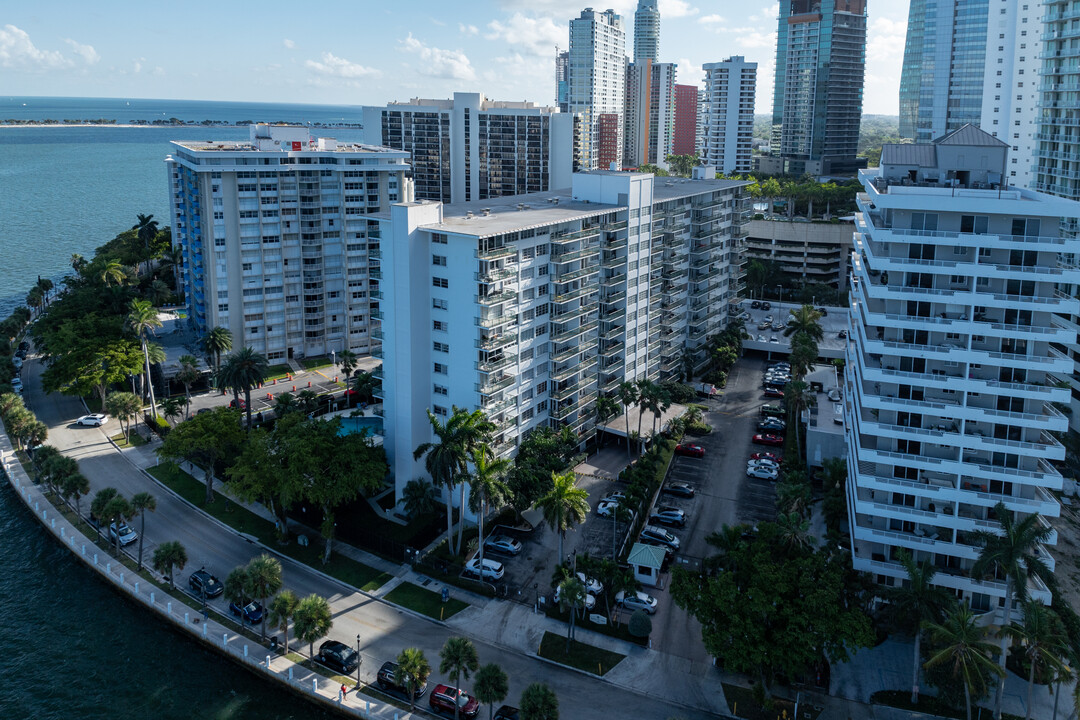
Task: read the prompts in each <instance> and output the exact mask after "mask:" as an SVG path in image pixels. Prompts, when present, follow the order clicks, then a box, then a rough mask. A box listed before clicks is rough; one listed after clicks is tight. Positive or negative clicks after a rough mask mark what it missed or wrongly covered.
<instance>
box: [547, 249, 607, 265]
mask: <svg viewBox="0 0 1080 720" xmlns="http://www.w3.org/2000/svg"><path fill="white" fill-rule="evenodd" d="M598 254H600V249H599V247H598V246H596V245H590V246H589V247H586V248H582V249H581V250H574V251H571V252H565V253H559V254H557V255H556V254H552V256H551V262H552V263H554V264H555V265H566V264H567V263H572V262H574V261H575V260H582V259H584V258H591V257H595V256H596V255H598Z"/></svg>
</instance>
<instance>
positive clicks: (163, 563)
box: [151, 540, 188, 590]
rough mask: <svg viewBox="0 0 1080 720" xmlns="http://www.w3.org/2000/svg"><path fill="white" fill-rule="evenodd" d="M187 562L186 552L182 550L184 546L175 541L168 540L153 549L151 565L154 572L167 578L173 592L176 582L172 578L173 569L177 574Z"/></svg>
mask: <svg viewBox="0 0 1080 720" xmlns="http://www.w3.org/2000/svg"><path fill="white" fill-rule="evenodd" d="M187 561H188V556H187V550H185V549H184V546H183V545H181V544H180V542H179V541H177V540H169V541H168V542H163V543H161V544H160V545H158V546H157V547H156V548H154V557H153V559H152V560H151V564H152V565H153V566H154V569H155V570H157V571H158V572H159V573H161V574H162V575H164V576H166V577H168V578H169V586H170V587H171V588H172V589H173V590H175V589H176V581H175V579H174V577H173V568H176V570H177V572H179V571H181V570H183V569H184V566H185V565H187Z"/></svg>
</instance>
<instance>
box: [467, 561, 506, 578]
mask: <svg viewBox="0 0 1080 720" xmlns="http://www.w3.org/2000/svg"><path fill="white" fill-rule="evenodd" d="M465 574H466V575H472V576H473V577H482V578H483V579H484V580H502V578H503V575H505V574H506V568H505V567H503V564H502V563H501V562H499V561H498V560H492V559H491V558H484V571H483V573H481V572H480V558H478V557H475V558H473V559H472V560H470V561H469V562H467V563H465Z"/></svg>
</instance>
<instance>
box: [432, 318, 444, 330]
mask: <svg viewBox="0 0 1080 720" xmlns="http://www.w3.org/2000/svg"><path fill="white" fill-rule="evenodd" d="M431 329H432V330H441V331H442V332H446V329H447V323H446V321H445V320H432V321H431Z"/></svg>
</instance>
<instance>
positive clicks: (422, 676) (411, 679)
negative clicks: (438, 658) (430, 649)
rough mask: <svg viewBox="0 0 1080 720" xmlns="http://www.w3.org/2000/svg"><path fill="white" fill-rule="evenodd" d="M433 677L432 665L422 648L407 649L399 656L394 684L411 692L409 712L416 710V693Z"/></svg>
mask: <svg viewBox="0 0 1080 720" xmlns="http://www.w3.org/2000/svg"><path fill="white" fill-rule="evenodd" d="M430 676H431V665H430V664H429V663H428V660H427V657H425V656H424V651H423V650H421V649H420V648H415V647H411V648H405V649H404V650H402V651H401V652H400V653H399V654H398V656H397V669H395V670H394V682H395V683H396V684H398V685H400V686H401V687H403V688H405V689H406V690H408V691H409V711H410V712H412V711H414V710H416V693H417V692H419V691H420V688H422V687H424V683H426V682H427V679H428V677H430Z"/></svg>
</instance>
